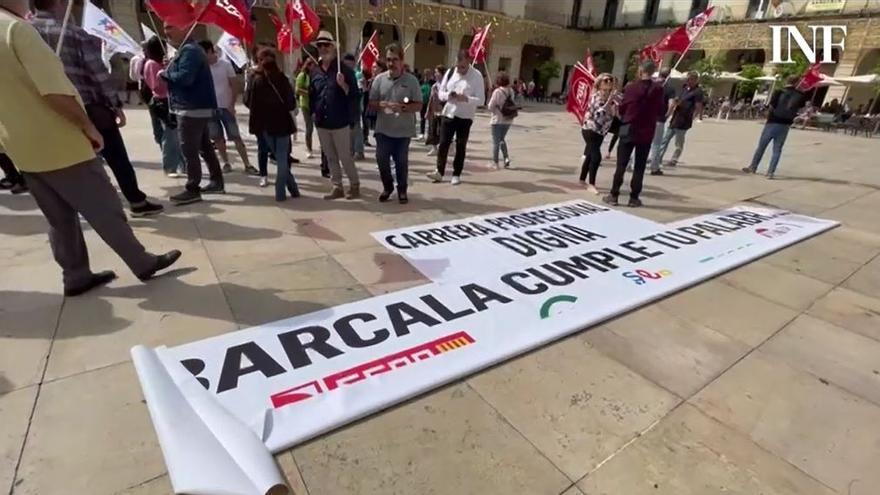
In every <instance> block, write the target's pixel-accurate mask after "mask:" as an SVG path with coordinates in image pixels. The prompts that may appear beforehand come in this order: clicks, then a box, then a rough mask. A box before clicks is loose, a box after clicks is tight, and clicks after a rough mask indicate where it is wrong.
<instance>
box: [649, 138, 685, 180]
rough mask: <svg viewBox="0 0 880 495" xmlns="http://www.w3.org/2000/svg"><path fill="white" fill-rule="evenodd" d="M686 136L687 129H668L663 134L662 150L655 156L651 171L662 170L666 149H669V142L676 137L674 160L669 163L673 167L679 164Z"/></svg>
mask: <svg viewBox="0 0 880 495" xmlns="http://www.w3.org/2000/svg"><path fill="white" fill-rule="evenodd" d="M686 134H687V129H673V128H672V127H667V128H666V132H665V133H664V134H663V141H662V142H661V143H660V149H659V150H657V152H656V153H655V154H654V159H653V161H652V162H651V170H658V169H659V168H660V164H661V163H662V162H663V155H665V154H666V148H668V147H669V142H670V141H672V138H673V137H675V150H674V151H673V152H672V160H669V162H670V163H671V164H672V165H675V164H677V163H678V159H679V158H681V152H682V151H684V137H685V135H686Z"/></svg>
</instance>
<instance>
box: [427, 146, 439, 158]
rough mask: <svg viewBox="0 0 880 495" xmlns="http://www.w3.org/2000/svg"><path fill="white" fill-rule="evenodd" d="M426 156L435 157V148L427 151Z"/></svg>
mask: <svg viewBox="0 0 880 495" xmlns="http://www.w3.org/2000/svg"><path fill="white" fill-rule="evenodd" d="M428 156H437V148H436V147H435V148H431V149H429V150H428Z"/></svg>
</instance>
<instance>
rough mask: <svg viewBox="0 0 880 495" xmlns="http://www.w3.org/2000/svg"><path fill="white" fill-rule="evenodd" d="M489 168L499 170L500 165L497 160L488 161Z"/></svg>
mask: <svg viewBox="0 0 880 495" xmlns="http://www.w3.org/2000/svg"><path fill="white" fill-rule="evenodd" d="M489 170H501V165H499V164H498V162H489Z"/></svg>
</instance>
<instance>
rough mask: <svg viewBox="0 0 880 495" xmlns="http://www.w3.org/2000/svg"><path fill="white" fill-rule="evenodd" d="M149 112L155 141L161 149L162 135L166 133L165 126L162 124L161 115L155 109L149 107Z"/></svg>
mask: <svg viewBox="0 0 880 495" xmlns="http://www.w3.org/2000/svg"><path fill="white" fill-rule="evenodd" d="M147 111H148V112H149V113H150V125H151V126H152V127H153V140H154V141H156V144H158V145H159V148H160V149H161V148H162V134H163V132H164V131H165V126H164V125H163V124H162V119H160V118H159V115H157V114H156V112H155V111H154V110H153V107H151V106H149V105H147Z"/></svg>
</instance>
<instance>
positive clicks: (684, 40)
mask: <svg viewBox="0 0 880 495" xmlns="http://www.w3.org/2000/svg"><path fill="white" fill-rule="evenodd" d="M714 10H715V7H709V8H708V9H706V10H705V11H703V12H701V13H700V14H697V15H696V16H694V17H693V18H692V19H690V20H688V21H687V22H686V23H685V25H684V26H681V27H679V28H678V29H676V30H675V31H672V32H671V33H669V34H667V35H666V36H664V37H662V38H660V40H659V41H657V42H656V43H654V44H653V45H649V46H653V47H654V49H655V50H656V51H657V52H659V53H662V52H675V53H684V52H686V51H688V48H690V46H691V45H692V44H694V42H695V41H696V40H697V38H698V37H699V36H700V34H701V33H702V32H703V28H705V27H706V23H707V22H709V17H711V16H712V12H713V11H714ZM645 48H647V47H645ZM642 51H643V52H644V51H645V50H642ZM652 60H654V61H656V60H657V59H655V58H652Z"/></svg>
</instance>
